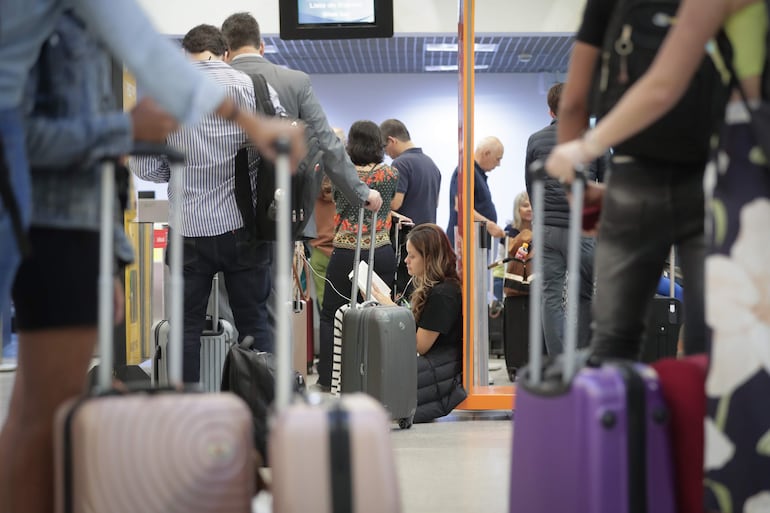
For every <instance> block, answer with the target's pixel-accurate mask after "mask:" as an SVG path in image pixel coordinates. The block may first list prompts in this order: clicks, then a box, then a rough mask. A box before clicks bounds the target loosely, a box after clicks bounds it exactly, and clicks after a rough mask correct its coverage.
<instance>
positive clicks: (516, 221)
mask: <svg viewBox="0 0 770 513" xmlns="http://www.w3.org/2000/svg"><path fill="white" fill-rule="evenodd" d="M525 201H529V194H527V191H521V192H520V193H518V194H517V195H516V198H515V199H514V200H513V223H511V224H512V225H513V227H514V228H516V229H517V230H521V212H520V210H521V205H522V204H523V203H524V202H525Z"/></svg>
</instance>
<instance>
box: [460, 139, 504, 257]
mask: <svg viewBox="0 0 770 513" xmlns="http://www.w3.org/2000/svg"><path fill="white" fill-rule="evenodd" d="M473 158H474V168H475V172H476V176H475V179H474V187H473V219H474V220H475V221H483V222H485V223H486V225H487V231H488V232H489V233H490V234H491V235H492V236H493V237H505V232H504V231H503V229H502V228H501V227H500V226H499V225H498V224H497V210H495V204H494V203H492V193H491V192H490V191H489V185H487V173H489V172H490V171H492V170H493V169H495V168H496V167H498V166H499V165H500V162H501V161H502V160H503V143H502V142H500V139H498V138H497V137H492V136H490V137H485V138H484V139H482V140H481V141H480V142H479V143H478V145H476V151H475V152H474V154H473ZM457 209H458V199H457V168H455V170H454V173H452V179H451V181H450V182H449V225H448V226H447V230H446V233H447V235H448V236H449V242H451V243H452V247H454V244H455V226H457Z"/></svg>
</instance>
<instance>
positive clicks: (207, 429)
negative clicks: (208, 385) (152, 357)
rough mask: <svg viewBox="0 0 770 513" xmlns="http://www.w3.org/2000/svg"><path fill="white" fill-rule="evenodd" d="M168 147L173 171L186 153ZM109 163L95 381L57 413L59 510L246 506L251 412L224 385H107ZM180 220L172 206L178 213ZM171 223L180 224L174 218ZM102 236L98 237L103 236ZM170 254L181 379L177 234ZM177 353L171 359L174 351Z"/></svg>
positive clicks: (173, 340) (174, 343)
mask: <svg viewBox="0 0 770 513" xmlns="http://www.w3.org/2000/svg"><path fill="white" fill-rule="evenodd" d="M141 153H142V154H154V155H166V156H167V157H168V158H169V160H170V161H171V162H172V164H174V170H175V171H176V172H177V173H178V172H179V169H180V167H181V166H179V164H180V163H181V162H183V156H181V155H180V154H177V153H176V152H174V151H172V150H171V149H169V148H165V147H160V148H155V147H148V148H142V151H141ZM114 194H115V193H114V166H113V165H112V163H108V164H106V165H105V169H104V172H103V175H102V222H101V234H102V237H101V249H100V251H101V258H100V278H99V346H100V348H99V349H100V355H101V358H102V360H103V361H102V364H101V365H100V366H99V371H100V372H99V380H98V385H97V387H95V388H94V390H93V391H92V392H90V393H89V394H88V395H87V396H86V397H83V398H80V399H75V400H72V401H70V402H69V403H68V404H65V405H64V406H62V407H61V408H60V410H59V411H58V412H57V418H56V428H55V440H54V450H55V494H56V497H55V500H56V512H57V513H94V512H99V513H134V512H136V511H142V512H143V513H177V512H178V513H215V512H216V513H248V512H250V511H251V501H252V498H253V495H254V490H255V466H256V465H255V460H254V456H253V454H254V444H253V437H252V434H251V429H252V421H251V414H250V413H249V411H248V408H247V407H246V405H245V404H243V402H242V401H241V400H240V399H238V398H236V397H235V396H233V395H230V394H198V393H179V392H177V391H174V390H172V389H168V390H163V389H149V390H144V391H131V392H125V391H117V390H115V389H114V388H113V385H112V374H111V372H112V360H113V356H112V350H113V345H112V315H113V306H112V297H113V294H112V287H113V278H112V265H113V264H112V260H113V259H112V255H113V248H112V229H113V214H112V208H113V207H112V206H113V205H114V203H113V197H114ZM177 219H178V213H177ZM174 225H176V223H174ZM105 234H106V235H108V236H106V237H105V236H104V235H105ZM172 236H175V237H176V238H177V240H175V241H174V243H173V248H172V250H171V251H172V254H171V258H172V261H171V273H172V278H171V283H172V299H171V302H172V306H171V308H172V311H171V319H172V324H171V330H172V334H171V336H170V347H171V351H170V352H171V356H172V358H171V359H170V362H169V363H170V364H171V365H170V377H171V382H172V383H181V375H182V362H181V354H182V350H181V349H182V339H181V334H182V326H181V323H173V320H175V319H182V304H181V303H182V276H181V263H182V258H181V257H182V255H181V251H177V250H176V248H182V244H181V240H180V239H181V235H179V231H177V230H174V231H173V232H172ZM174 356H177V358H174Z"/></svg>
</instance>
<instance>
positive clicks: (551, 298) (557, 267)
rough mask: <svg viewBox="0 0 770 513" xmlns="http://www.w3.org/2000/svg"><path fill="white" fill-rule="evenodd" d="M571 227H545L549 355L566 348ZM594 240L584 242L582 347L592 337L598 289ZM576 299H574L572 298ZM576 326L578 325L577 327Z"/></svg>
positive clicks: (544, 313)
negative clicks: (565, 301) (565, 333)
mask: <svg viewBox="0 0 770 513" xmlns="http://www.w3.org/2000/svg"><path fill="white" fill-rule="evenodd" d="M568 233H569V230H568V229H567V228H563V227H560V226H544V227H543V302H542V308H543V310H542V316H541V318H542V322H543V337H544V339H545V347H546V349H547V350H548V354H549V355H551V356H553V355H557V354H560V353H562V352H563V351H564V328H565V326H564V323H565V311H564V286H565V279H566V276H567V246H568ZM594 244H595V242H594V239H592V238H588V237H583V238H582V239H581V241H580V303H579V306H578V326H577V329H578V339H577V343H578V347H584V346H586V345H588V341H589V339H590V337H591V299H592V297H593V291H594ZM569 299H570V300H572V298H569ZM573 329H574V328H573Z"/></svg>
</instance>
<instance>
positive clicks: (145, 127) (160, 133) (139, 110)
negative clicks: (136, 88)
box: [131, 97, 179, 143]
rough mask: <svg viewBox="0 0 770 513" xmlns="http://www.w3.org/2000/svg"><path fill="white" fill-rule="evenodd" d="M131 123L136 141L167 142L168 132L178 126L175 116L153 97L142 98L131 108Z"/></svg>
mask: <svg viewBox="0 0 770 513" xmlns="http://www.w3.org/2000/svg"><path fill="white" fill-rule="evenodd" d="M131 125H132V130H133V136H134V140H135V141H147V142H157V143H163V142H166V137H167V136H168V134H170V133H171V132H173V131H174V130H176V129H177V128H178V126H179V125H178V124H177V122H176V120H175V119H174V117H173V116H172V115H171V114H169V113H168V112H166V111H165V110H163V109H161V108H160V106H159V105H158V104H157V103H155V101H154V100H152V99H151V98H146V97H145V98H142V99H141V100H139V102H138V103H137V104H136V105H135V106H134V108H133V109H131Z"/></svg>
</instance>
